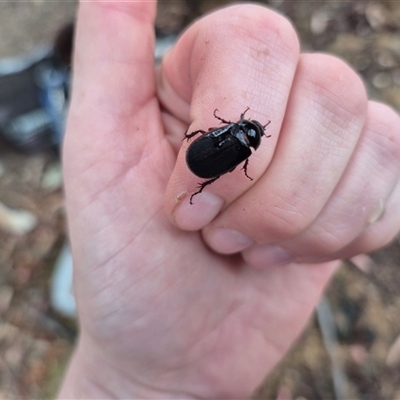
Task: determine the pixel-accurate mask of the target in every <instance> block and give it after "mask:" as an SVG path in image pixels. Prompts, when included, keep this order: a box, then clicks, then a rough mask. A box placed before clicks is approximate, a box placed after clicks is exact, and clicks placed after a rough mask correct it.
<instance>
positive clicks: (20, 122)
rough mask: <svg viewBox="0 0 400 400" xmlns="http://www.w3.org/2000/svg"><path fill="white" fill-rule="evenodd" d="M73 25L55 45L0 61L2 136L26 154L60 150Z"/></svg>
mask: <svg viewBox="0 0 400 400" xmlns="http://www.w3.org/2000/svg"><path fill="white" fill-rule="evenodd" d="M72 37H73V25H72V24H68V25H67V26H65V27H63V28H62V29H61V30H60V31H59V33H58V35H57V37H56V39H55V41H54V46H53V48H51V49H49V50H38V51H37V52H36V53H35V54H33V55H28V56H24V57H19V58H12V59H3V60H0V137H1V138H2V139H3V140H4V141H6V142H8V143H9V144H11V145H12V146H13V147H15V148H16V149H17V150H20V151H22V152H25V153H36V152H43V151H49V150H51V149H58V147H59V145H60V143H61V140H62V136H63V132H64V123H65V116H66V109H67V104H68V99H69V86H70V63H71V52H72Z"/></svg>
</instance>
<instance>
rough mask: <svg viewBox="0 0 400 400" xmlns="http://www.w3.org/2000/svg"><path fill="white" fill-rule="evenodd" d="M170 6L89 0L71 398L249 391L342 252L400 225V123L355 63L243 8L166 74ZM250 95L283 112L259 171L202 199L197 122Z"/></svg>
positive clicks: (74, 179)
mask: <svg viewBox="0 0 400 400" xmlns="http://www.w3.org/2000/svg"><path fill="white" fill-rule="evenodd" d="M154 14H155V3H149V2H128V3H104V2H85V3H82V4H81V6H80V11H79V18H78V27H77V37H76V49H75V52H76V54H75V67H74V86H73V98H72V102H71V107H70V116H69V121H68V128H67V134H66V140H65V147H64V170H65V190H66V198H67V209H68V219H69V228H70V239H71V245H72V250H73V256H74V266H75V295H76V299H77V304H78V309H79V320H80V325H81V329H80V339H79V344H78V347H77V350H76V353H75V355H74V357H73V359H72V363H71V366H70V368H69V371H68V374H67V377H66V380H65V382H64V384H63V387H62V389H61V392H60V397H61V398H66V397H68V398H82V397H84V398H91V397H97V398H105V397H106V398H108V397H113V398H134V397H137V398H182V397H184V398H199V397H201V398H245V397H248V396H249V395H250V394H251V392H252V391H253V390H254V389H255V388H256V386H257V385H258V384H259V383H261V381H262V379H263V378H264V376H265V375H266V374H267V373H268V372H269V371H270V370H271V369H272V368H273V367H274V366H275V364H276V363H277V362H278V361H279V360H280V359H281V357H282V356H283V355H284V353H285V352H286V350H287V349H288V347H289V346H290V345H291V344H292V343H293V341H294V340H295V339H296V337H297V336H298V334H299V333H300V331H301V329H302V328H303V327H304V325H305V323H306V321H307V318H308V317H309V315H310V314H311V312H312V310H313V308H314V307H315V305H316V303H317V301H318V298H319V296H320V293H321V291H322V290H323V288H324V285H325V284H326V283H327V281H328V280H329V278H330V276H331V275H332V273H333V272H334V270H335V268H336V266H337V261H335V260H337V259H338V258H340V257H349V256H352V255H355V254H357V253H360V252H366V251H370V250H373V249H375V248H377V247H379V246H381V245H384V244H386V243H387V242H388V241H390V239H391V238H392V237H393V236H394V235H395V233H396V232H397V231H398V230H399V228H400V213H399V207H400V199H399V197H400V189H399V184H398V179H399V172H400V162H399V160H400V154H399V153H400V135H399V134H398V133H397V132H396V129H397V126H399V118H398V116H397V115H396V114H395V113H394V112H393V111H392V110H390V109H389V108H388V107H386V106H384V105H380V104H377V103H372V102H369V103H368V102H367V98H366V94H365V91H364V88H363V85H362V83H361V81H360V79H359V78H358V77H357V75H356V74H355V73H354V72H353V71H352V70H351V69H350V68H349V67H348V66H346V65H345V64H344V63H343V62H341V61H339V60H337V59H335V58H333V57H329V56H325V55H317V54H313V55H299V46H298V39H297V36H296V34H295V32H294V30H293V28H292V27H291V26H290V24H289V23H288V22H287V21H286V20H285V19H284V18H283V17H281V16H279V15H277V14H275V13H273V12H272V11H270V10H268V9H266V8H263V7H260V6H254V5H242V6H235V7H230V8H227V9H224V10H221V11H218V12H217V13H214V14H212V15H209V16H207V17H205V18H203V19H202V20H200V21H198V22H197V23H196V24H194V25H193V26H192V27H190V28H189V29H188V31H187V32H185V33H184V35H183V36H182V38H181V39H180V41H179V42H178V43H177V45H176V46H175V47H174V49H173V50H172V51H171V52H169V54H167V56H166V57H165V59H164V61H163V65H162V67H161V69H160V71H159V73H158V79H156V77H155V75H154V67H153V41H154V38H153V19H154ZM243 21H246V23H245V24H243ZM160 104H161V106H162V107H161V108H160ZM247 106H249V107H250V110H249V111H248V114H246V116H248V117H249V118H251V119H256V120H258V121H260V122H261V123H266V122H267V121H268V120H271V124H270V125H269V126H268V128H267V132H266V134H267V135H272V136H271V138H268V139H267V138H263V139H262V144H261V146H260V148H259V149H258V150H257V152H255V153H254V155H252V156H251V157H250V160H249V174H250V175H251V176H252V177H253V178H254V180H253V181H250V180H248V179H247V178H246V177H245V176H244V174H243V171H241V170H240V168H237V169H236V170H235V171H234V172H232V173H231V174H227V175H224V176H223V177H222V178H221V179H219V180H218V181H217V182H215V183H213V184H212V185H210V186H207V188H206V189H205V190H204V191H203V192H202V193H201V194H199V195H197V196H195V197H194V199H193V200H194V204H193V205H190V204H189V198H190V194H191V193H193V191H195V187H196V185H197V184H198V182H199V181H201V180H199V178H197V177H195V176H194V175H193V174H191V173H190V171H189V170H188V169H187V166H186V164H185V161H184V158H185V157H184V155H185V151H186V148H187V146H188V145H189V144H190V141H189V142H188V143H187V142H186V141H184V142H182V139H183V137H184V132H185V130H186V128H187V127H188V126H189V125H190V128H189V132H192V131H195V130H197V129H204V130H206V129H207V128H208V127H210V126H216V121H215V119H214V117H213V115H212V112H213V111H214V109H216V108H218V109H219V110H220V114H221V116H222V117H224V118H226V119H230V120H236V119H237V118H238V117H239V115H240V113H242V112H243V111H244V110H245V108H246V107H247ZM383 207H385V212H384V213H382V210H383ZM165 209H166V212H165ZM174 225H175V226H174ZM227 229H229V230H227ZM238 232H240V234H239V233H238ZM243 235H245V236H243ZM239 252H241V254H240V253H239ZM242 256H243V257H242ZM321 260H322V261H324V262H323V263H322V262H321ZM294 261H301V263H295V262H294ZM325 261H326V262H325ZM307 262H309V263H307Z"/></svg>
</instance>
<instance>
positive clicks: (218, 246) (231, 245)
mask: <svg viewBox="0 0 400 400" xmlns="http://www.w3.org/2000/svg"><path fill="white" fill-rule="evenodd" d="M206 240H207V243H208V244H209V246H210V247H211V248H212V249H213V250H215V251H217V252H218V253H221V254H233V253H238V252H239V251H242V250H243V249H245V248H246V247H249V246H251V245H252V244H253V243H254V241H253V240H252V239H250V238H249V237H248V236H246V235H244V234H243V233H240V232H238V231H235V230H233V229H228V228H217V229H213V230H212V231H210V232H209V233H207V237H206Z"/></svg>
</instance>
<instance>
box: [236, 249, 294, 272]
mask: <svg viewBox="0 0 400 400" xmlns="http://www.w3.org/2000/svg"><path fill="white" fill-rule="evenodd" d="M243 257H244V259H245V261H246V262H247V263H248V264H250V265H251V266H253V267H256V268H261V269H266V268H271V267H277V266H279V265H284V264H287V263H289V262H291V261H294V258H293V257H292V256H291V255H290V254H289V253H288V252H287V251H286V250H284V249H282V248H281V247H279V246H275V245H269V244H264V245H258V246H252V247H250V248H249V249H248V250H244V252H243Z"/></svg>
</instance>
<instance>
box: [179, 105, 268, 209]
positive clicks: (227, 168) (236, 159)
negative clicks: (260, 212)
mask: <svg viewBox="0 0 400 400" xmlns="http://www.w3.org/2000/svg"><path fill="white" fill-rule="evenodd" d="M248 110H249V107H247V109H246V110H245V111H244V112H243V113H242V114H240V119H239V121H237V122H232V121H227V120H225V119H223V118H221V117H219V116H218V115H217V111H218V109H215V110H214V117H215V118H217V119H218V120H219V121H221V123H223V124H225V126H222V127H218V128H209V130H208V131H203V130H201V129H200V130H197V131H194V132H192V133H189V134H188V133H185V139H187V140H188V141H189V139H191V138H192V137H194V136H196V135H198V134H201V136H200V137H198V138H197V139H196V140H194V141H193V142H192V143H190V145H189V147H188V149H187V151H186V164H187V166H188V168H189V169H190V171H192V172H193V173H194V174H195V175H196V176H198V177H199V178H204V179H208V180H206V181H204V182H202V183H199V185H198V189H199V190H198V191H197V192H195V193H193V194H192V195H191V196H190V204H193V197H194V196H196V194H199V193H201V192H202V191H203V189H204V188H205V187H206V186H208V185H210V184H211V183H213V182H215V181H216V180H217V179H219V178H220V177H221V176H222V175H224V174H226V173H228V172H232V171H233V170H234V169H235V168H236V167H237V166H238V165H239V164H240V163H242V162H243V161H244V165H243V167H242V169H243V170H244V174H245V175H246V176H247V178H249V179H250V180H253V178H251V177H250V176H249V175H248V174H247V167H248V165H249V157H250V156H251V154H252V152H251V147H252V148H253V149H254V150H257V149H258V147H259V146H260V143H261V138H262V136H264V135H265V128H266V127H267V126H268V125H269V124H270V123H271V121H268V122H267V123H266V125H261V124H260V123H259V122H258V121H255V120H248V119H245V114H246V112H247V111H248ZM266 137H267V138H269V137H271V135H269V136H266Z"/></svg>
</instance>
